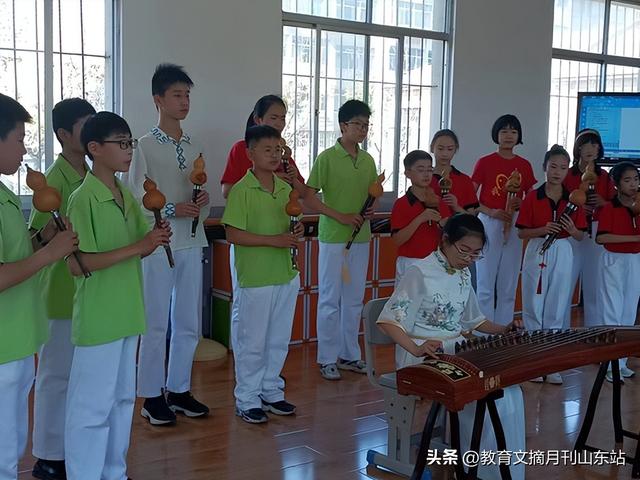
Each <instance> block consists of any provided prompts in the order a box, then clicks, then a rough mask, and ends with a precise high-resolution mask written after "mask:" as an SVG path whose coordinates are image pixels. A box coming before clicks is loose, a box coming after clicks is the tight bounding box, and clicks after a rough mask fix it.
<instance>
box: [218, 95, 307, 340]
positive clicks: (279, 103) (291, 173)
mask: <svg viewBox="0 0 640 480" xmlns="http://www.w3.org/2000/svg"><path fill="white" fill-rule="evenodd" d="M286 119H287V105H286V104H285V103H284V100H282V98H281V97H279V96H278V95H265V96H263V97H260V99H259V100H258V101H257V102H256V104H255V106H254V107H253V110H252V111H251V114H249V119H248V120H247V127H246V129H249V128H250V127H253V126H255V125H268V126H270V127H273V128H275V129H276V130H277V131H278V132H279V133H280V134H281V135H282V131H283V130H284V127H285V125H286ZM246 129H245V131H246ZM282 155H283V160H286V161H287V162H288V167H287V173H285V171H284V164H281V165H279V166H278V169H277V170H276V175H278V176H279V177H280V178H281V179H282V180H284V181H286V182H287V183H289V184H291V183H292V182H293V179H294V178H296V177H297V178H298V180H299V181H300V182H301V183H304V178H303V177H302V175H300V172H298V169H297V167H296V163H295V161H294V160H293V158H291V155H290V153H289V154H288V155H287V153H286V152H283V154H282ZM252 166H253V164H252V163H251V160H250V159H249V156H248V155H247V143H246V142H245V140H244V139H242V140H239V141H237V142H236V143H235V144H234V145H233V147H231V151H230V152H229V156H228V157H227V164H226V166H225V168H224V172H223V174H222V178H221V179H220V184H221V185H222V196H223V197H224V198H227V197H228V195H229V191H230V190H231V187H233V185H234V184H235V183H237V182H238V181H240V180H241V179H242V178H243V177H244V176H245V174H246V173H247V171H248V170H250V169H251V168H252ZM229 271H230V272H231V290H232V297H233V298H235V297H236V296H237V294H238V290H237V288H238V276H237V275H236V269H235V247H234V246H233V245H231V247H230V249H229ZM237 322H238V312H237V309H236V303H235V302H233V304H232V306H231V323H232V324H233V323H237ZM231 330H232V331H237V330H238V328H237V326H236V328H232V329H231ZM231 344H232V345H233V344H234V339H233V337H232V339H231Z"/></svg>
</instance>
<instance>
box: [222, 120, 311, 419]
mask: <svg viewBox="0 0 640 480" xmlns="http://www.w3.org/2000/svg"><path fill="white" fill-rule="evenodd" d="M279 142H280V132H278V130H276V129H275V128H273V127H269V126H267V125H261V126H255V127H250V128H249V129H247V134H246V144H247V147H248V154H249V158H250V159H251V161H252V162H253V168H252V169H251V170H249V171H248V172H247V173H246V174H245V176H244V177H243V178H242V180H240V181H239V182H237V183H236V184H235V185H234V186H233V188H232V189H231V191H230V192H229V198H228V200H227V205H226V207H225V210H224V215H223V217H222V223H223V225H225V228H226V234H227V239H228V240H229V242H231V243H232V244H233V245H234V246H235V248H236V256H235V268H236V271H237V272H238V295H237V296H235V297H234V299H233V302H234V303H237V311H238V321H237V322H233V323H232V324H231V325H232V328H234V329H237V331H234V332H233V333H232V336H233V338H234V341H235V343H234V350H233V354H234V360H235V374H236V387H235V390H234V395H235V398H236V414H237V415H238V416H239V417H241V418H242V419H243V420H244V421H245V422H248V423H264V422H266V421H267V420H268V417H267V415H266V414H265V411H267V412H271V413H274V414H276V415H292V414H294V413H295V410H296V407H295V405H293V404H291V403H289V402H287V401H286V400H285V397H284V381H283V379H282V377H281V376H280V372H281V370H282V367H283V366H284V362H285V359H286V358H287V353H288V350H289V341H290V340H291V328H292V325H293V315H294V311H295V306H296V300H297V296H298V290H299V288H300V276H299V275H298V271H297V270H295V269H294V268H293V265H292V263H291V254H290V248H293V247H295V246H296V245H297V242H298V238H299V237H301V236H302V234H303V233H304V228H303V226H302V224H301V223H298V224H297V225H296V227H295V232H294V233H290V232H289V215H288V214H287V213H286V210H285V207H286V204H287V203H288V201H289V193H290V192H291V187H290V186H289V185H288V184H287V183H286V182H284V181H283V180H281V179H280V178H279V177H278V176H277V175H275V171H276V169H277V168H278V166H279V165H280V161H281V155H282V154H281V147H280V143H279Z"/></svg>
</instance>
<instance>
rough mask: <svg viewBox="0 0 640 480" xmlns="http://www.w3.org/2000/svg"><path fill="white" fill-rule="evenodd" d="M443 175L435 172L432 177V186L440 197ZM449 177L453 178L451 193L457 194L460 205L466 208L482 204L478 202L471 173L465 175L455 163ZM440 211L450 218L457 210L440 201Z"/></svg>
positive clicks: (444, 216)
mask: <svg viewBox="0 0 640 480" xmlns="http://www.w3.org/2000/svg"><path fill="white" fill-rule="evenodd" d="M440 178H441V176H440V175H438V174H435V173H434V174H433V178H432V179H431V188H433V191H434V192H435V193H436V195H438V196H439V197H441V196H442V192H441V191H440V184H439V183H438V182H439V181H440ZM449 178H450V179H451V191H450V192H449V193H451V194H452V195H455V197H456V198H457V199H458V205H460V206H461V207H462V208H464V209H465V210H467V209H469V208H477V207H479V206H480V204H479V203H478V196H477V195H476V189H475V188H474V186H473V182H472V181H471V177H469V175H465V174H464V173H462V172H461V171H460V170H458V169H457V168H456V167H454V166H453V165H452V166H451V173H450V174H449ZM440 203H441V205H440V211H441V212H445V213H444V214H443V215H442V216H443V218H448V217H450V216H452V215H453V214H454V213H455V212H454V211H453V210H451V208H450V207H449V206H448V205H447V204H446V203H444V202H442V201H441V202H440Z"/></svg>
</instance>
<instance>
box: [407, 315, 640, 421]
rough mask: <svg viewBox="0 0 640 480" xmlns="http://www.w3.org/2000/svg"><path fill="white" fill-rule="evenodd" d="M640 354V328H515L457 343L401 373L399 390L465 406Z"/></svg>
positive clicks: (450, 406)
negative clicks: (448, 352) (541, 379)
mask: <svg viewBox="0 0 640 480" xmlns="http://www.w3.org/2000/svg"><path fill="white" fill-rule="evenodd" d="M638 354H640V327H627V328H624V327H622V328H616V327H594V328H583V329H571V330H541V331H534V332H511V333H508V334H504V335H496V336H492V337H482V338H477V339H474V340H470V341H465V342H463V343H461V344H457V345H456V355H439V358H438V359H427V360H425V361H424V362H423V363H421V364H418V365H413V366H409V367H404V368H401V369H400V370H398V372H397V385H398V392H399V393H401V394H404V395H416V396H419V397H422V398H426V399H430V400H434V401H436V402H439V403H441V404H442V405H444V406H445V408H447V409H448V410H450V411H460V410H462V409H463V408H464V406H465V405H466V404H467V403H470V402H473V401H476V400H480V399H482V398H484V397H486V396H487V395H488V394H489V393H491V392H492V391H495V390H499V389H501V388H505V387H508V386H510V385H517V384H519V383H522V382H525V381H527V380H531V379H532V378H536V377H540V376H543V375H547V374H550V373H555V372H560V371H562V370H567V369H569V368H576V367H580V366H584V365H589V364H592V363H600V362H603V361H607V360H613V359H617V358H622V357H626V356H634V355H638Z"/></svg>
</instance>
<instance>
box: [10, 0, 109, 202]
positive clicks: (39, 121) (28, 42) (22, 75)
mask: <svg viewBox="0 0 640 480" xmlns="http://www.w3.org/2000/svg"><path fill="white" fill-rule="evenodd" d="M114 4H115V0H0V11H1V12H2V15H0V92H2V93H4V94H5V95H9V96H12V97H14V98H16V99H17V100H18V101H19V102H20V103H22V105H24V107H25V108H26V109H27V110H28V111H29V113H30V114H31V115H32V116H33V119H34V121H33V124H31V125H27V129H26V130H27V132H26V137H25V146H26V148H27V154H26V155H25V157H24V161H25V163H27V164H29V166H31V167H32V168H35V169H37V170H44V169H45V168H47V167H48V166H49V164H50V163H52V161H53V158H54V156H55V155H56V154H57V153H58V152H59V151H60V150H61V149H62V148H61V146H60V145H59V144H58V142H57V140H55V136H54V135H53V131H52V130H51V124H50V121H49V119H50V118H51V109H52V108H53V105H55V103H57V102H58V101H60V100H62V99H63V98H69V97H82V98H85V99H86V100H87V101H89V102H90V103H91V104H92V105H93V106H94V107H95V108H96V110H105V109H106V110H112V109H113V106H114V102H113V91H114V82H113V78H114V75H113V68H112V67H113V54H112V52H113V45H112V42H113V35H112V31H113V22H114V18H115V17H114V7H115V5H114ZM46 31H50V32H52V35H51V36H50V37H46V36H45V32H46ZM45 65H53V69H46V68H45ZM3 181H4V182H5V183H7V186H8V187H9V188H11V189H12V190H13V191H14V192H15V193H17V194H19V195H30V194H31V190H30V189H29V188H28V187H27V186H26V184H25V172H24V171H22V170H20V171H18V172H17V173H16V174H15V175H13V176H10V177H5V178H3Z"/></svg>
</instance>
